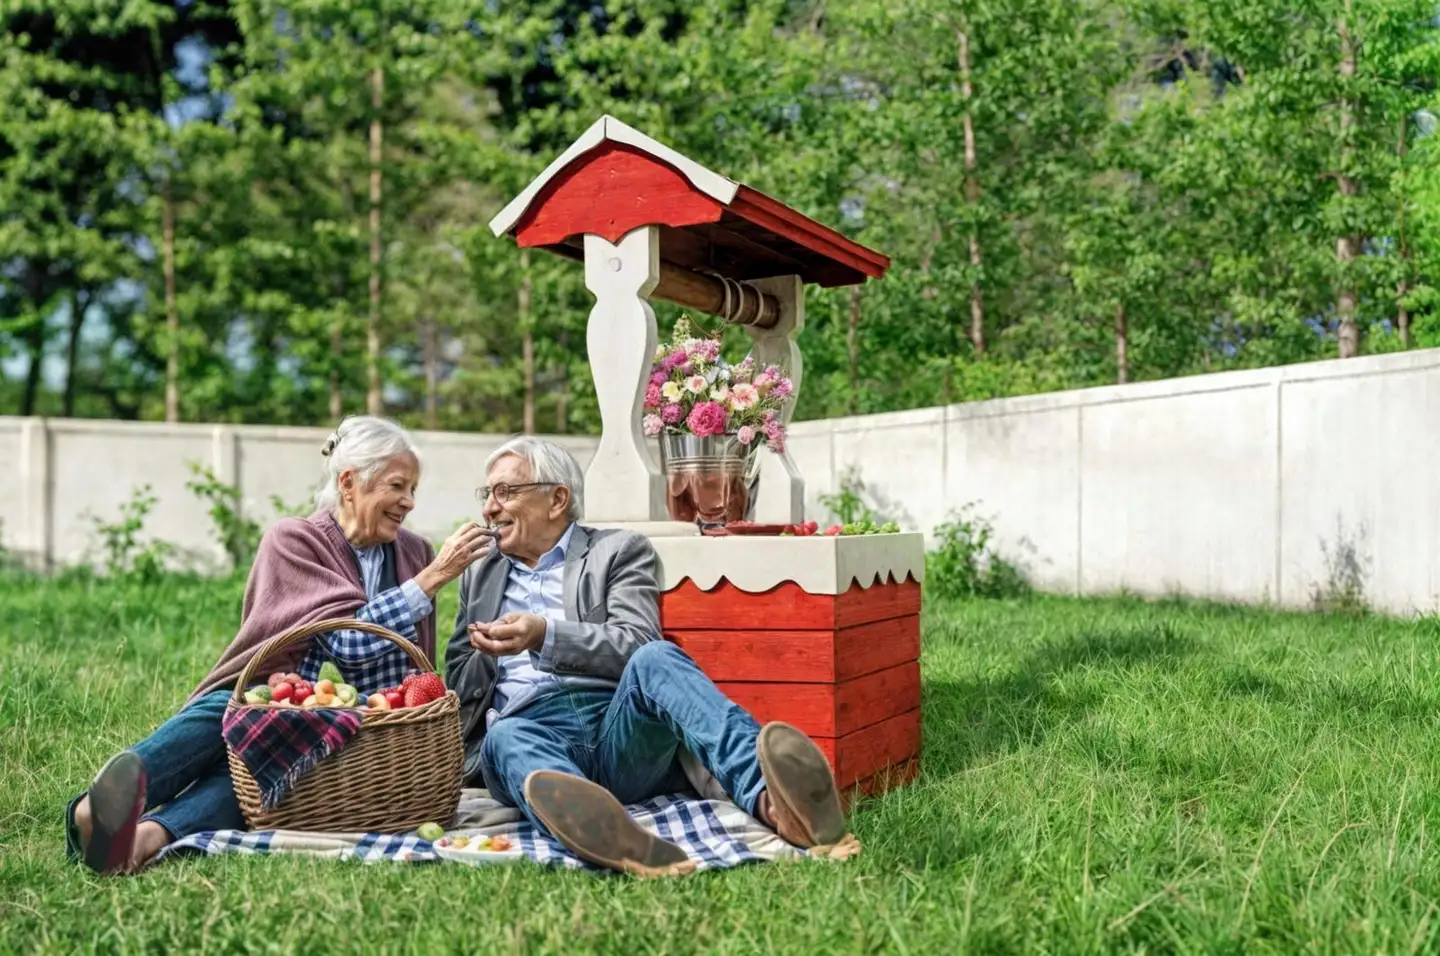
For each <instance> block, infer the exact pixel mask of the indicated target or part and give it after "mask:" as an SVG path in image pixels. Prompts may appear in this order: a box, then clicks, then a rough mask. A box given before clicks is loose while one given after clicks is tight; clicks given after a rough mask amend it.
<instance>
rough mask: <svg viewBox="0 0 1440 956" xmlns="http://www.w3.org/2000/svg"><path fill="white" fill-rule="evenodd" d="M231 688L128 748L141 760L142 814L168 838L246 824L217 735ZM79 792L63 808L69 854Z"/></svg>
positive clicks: (74, 844)
mask: <svg viewBox="0 0 1440 956" xmlns="http://www.w3.org/2000/svg"><path fill="white" fill-rule="evenodd" d="M230 693H231V692H230V691H228V690H217V691H212V692H211V693H209V694H206V695H205V696H204V697H200V698H197V699H196V700H195V701H194V702H192V703H190V704H188V705H187V706H185V707H184V708H182V709H181V710H180V712H179V713H177V714H176V715H175V716H173V717H171V718H170V719H169V720H167V721H165V723H163V724H161V725H160V726H159V727H158V728H157V729H156V730H155V732H154V733H152V734H151V735H150V736H149V737H146V738H145V739H144V740H142V741H140V742H139V743H138V744H136V745H135V746H134V747H132V748H131V749H132V750H134V751H135V753H137V754H139V755H140V762H141V763H143V764H144V765H145V778H146V788H145V809H146V810H147V811H150V812H147V813H146V814H145V815H144V816H143V817H141V819H142V820H154V821H155V822H156V823H158V824H160V825H161V826H163V827H164V828H165V829H166V830H168V831H169V832H170V837H171V839H173V840H179V839H181V838H183V837H187V836H190V835H191V834H193V833H202V832H204V831H206V830H243V829H244V828H245V818H244V817H243V816H242V815H241V814H240V804H239V803H237V802H236V800H235V789H234V786H233V785H232V784H231V782H230V765H229V763H228V762H227V761H226V757H225V739H224V737H222V736H221V735H220V728H221V724H222V723H223V721H224V718H225V705H226V704H227V703H228V702H229V700H230ZM80 796H84V794H81V795H80ZM80 796H77V797H75V798H74V799H73V800H71V801H70V806H69V807H68V808H67V809H66V811H65V823H66V832H65V842H66V850H67V852H68V853H69V854H70V855H71V856H72V857H73V856H78V854H79V852H80V841H79V834H78V832H77V831H76V828H75V822H74V821H75V805H76V804H77V803H79V802H80ZM156 807H159V809H158V810H156V809H155V808H156Z"/></svg>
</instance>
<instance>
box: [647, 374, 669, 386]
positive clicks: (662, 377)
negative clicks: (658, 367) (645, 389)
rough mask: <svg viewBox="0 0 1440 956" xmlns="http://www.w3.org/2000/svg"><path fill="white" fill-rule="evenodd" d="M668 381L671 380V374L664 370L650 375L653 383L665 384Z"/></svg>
mask: <svg viewBox="0 0 1440 956" xmlns="http://www.w3.org/2000/svg"><path fill="white" fill-rule="evenodd" d="M668 381H670V376H669V375H667V374H665V373H664V372H656V373H655V374H654V375H651V376H650V384H651V385H664V384H665V383H666V382H668Z"/></svg>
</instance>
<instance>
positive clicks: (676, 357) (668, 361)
mask: <svg viewBox="0 0 1440 956" xmlns="http://www.w3.org/2000/svg"><path fill="white" fill-rule="evenodd" d="M689 358H690V356H688V355H686V354H685V350H684V349H676V350H675V351H673V352H671V353H670V354H669V355H667V356H665V361H663V362H661V363H660V367H661V368H663V369H664V370H665V371H667V372H668V371H670V370H671V369H673V368H679V367H680V366H682V365H684V364H685V363H686V361H688V360H689Z"/></svg>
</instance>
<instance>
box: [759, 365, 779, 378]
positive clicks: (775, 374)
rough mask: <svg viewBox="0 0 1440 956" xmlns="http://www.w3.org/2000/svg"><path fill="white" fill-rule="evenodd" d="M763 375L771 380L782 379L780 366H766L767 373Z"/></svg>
mask: <svg viewBox="0 0 1440 956" xmlns="http://www.w3.org/2000/svg"><path fill="white" fill-rule="evenodd" d="M762 374H764V375H765V376H767V377H769V378H771V379H776V378H780V377H781V376H780V366H778V365H767V366H765V371H764V372H763V373H762Z"/></svg>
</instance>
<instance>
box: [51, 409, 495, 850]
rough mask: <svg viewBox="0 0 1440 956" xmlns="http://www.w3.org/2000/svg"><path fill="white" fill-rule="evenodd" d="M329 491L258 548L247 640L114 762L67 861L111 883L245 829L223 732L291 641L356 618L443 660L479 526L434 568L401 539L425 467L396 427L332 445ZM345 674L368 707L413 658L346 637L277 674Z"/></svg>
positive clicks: (370, 423) (293, 659)
mask: <svg viewBox="0 0 1440 956" xmlns="http://www.w3.org/2000/svg"><path fill="white" fill-rule="evenodd" d="M321 454H322V455H324V456H325V459H326V463H325V478H324V481H323V482H322V483H321V486H320V488H319V490H318V491H317V492H316V494H315V504H316V511H315V513H314V514H312V515H310V517H308V518H285V519H283V520H281V521H279V522H277V523H276V524H275V525H274V526H272V527H271V528H270V529H269V530H268V531H266V532H265V535H264V537H262V538H261V540H260V547H259V550H258V551H257V553H256V556H255V563H254V566H253V567H252V568H251V569H250V577H249V581H248V583H247V585H246V588H245V600H244V604H243V605H242V608H241V612H240V630H239V633H238V634H236V635H235V639H234V640H232V641H231V642H230V646H229V647H227V648H226V649H225V651H224V653H222V654H221V655H220V660H219V661H218V662H217V663H216V664H215V666H214V667H213V668H212V669H211V671H210V673H209V674H208V675H207V676H206V677H205V679H204V680H202V681H201V682H200V685H199V686H198V687H197V688H196V689H195V692H194V693H193V694H192V695H191V697H190V699H189V700H188V701H187V702H186V704H185V706H184V707H182V708H181V710H180V712H179V713H177V714H176V715H175V716H173V717H171V718H170V719H169V720H167V721H166V722H165V723H164V724H162V725H161V726H160V727H159V728H158V729H157V730H156V731H155V732H154V733H152V734H151V735H150V736H149V737H147V738H145V739H144V740H142V741H141V742H140V743H138V744H136V745H135V747H133V748H132V749H130V750H126V751H123V752H121V753H119V754H116V755H115V756H114V757H112V758H111V759H110V760H109V762H107V763H106V764H105V766H104V768H102V769H101V771H100V773H99V774H98V775H97V776H96V778H95V781H94V783H93V784H92V785H91V787H90V790H89V791H88V792H87V793H84V794H81V795H80V796H78V797H76V798H75V799H74V800H72V801H71V803H70V806H69V808H68V810H67V812H66V821H65V822H66V848H67V851H68V852H69V853H70V854H71V856H72V857H80V858H83V859H84V861H85V863H86V865H88V866H89V867H91V868H92V869H94V870H96V871H97V872H101V873H126V872H134V871H135V870H137V869H139V868H140V867H142V866H143V865H144V864H145V863H147V862H148V861H149V860H151V859H152V858H153V857H154V856H155V854H157V853H158V852H159V851H160V850H161V849H162V848H163V847H165V846H166V845H167V844H169V843H171V842H173V841H174V840H178V839H181V838H182V837H185V836H189V835H191V834H194V833H201V832H205V831H210V830H222V829H240V828H243V827H244V819H243V817H242V816H241V813H240V807H239V805H238V803H237V802H236V800H235V793H234V789H233V786H232V783H231V780H230V769H229V766H228V763H227V760H226V756H225V743H224V740H223V739H222V737H221V725H222V721H223V718H224V714H225V706H226V703H227V702H228V701H229V699H230V696H231V694H232V693H233V691H234V689H235V682H236V680H238V679H239V677H240V674H241V672H242V671H243V670H244V668H245V666H246V665H247V664H248V663H249V662H250V660H251V658H253V657H254V656H255V653H256V651H258V650H259V649H260V646H261V645H262V644H264V643H265V641H266V640H268V639H269V638H271V637H274V636H275V635H277V634H280V633H283V632H284V631H287V630H289V629H291V628H294V627H297V626H300V625H304V624H309V623H312V622H314V621H322V620H326V619H328V618H336V617H353V618H357V619H359V620H362V621H367V622H370V623H372V624H378V625H380V626H381V627H384V628H387V629H388V630H391V631H394V632H396V633H398V634H401V635H402V636H405V637H407V638H409V639H411V640H412V641H414V642H415V643H416V644H418V645H419V647H420V648H421V649H422V650H424V651H425V653H426V655H427V656H429V657H430V658H431V659H432V660H433V659H434V655H435V611H434V603H433V602H434V598H435V595H436V593H437V592H438V591H439V590H440V588H442V587H444V586H445V585H446V584H448V583H449V582H451V581H453V580H455V579H456V578H457V577H459V576H460V573H461V572H462V571H464V570H465V569H466V568H467V567H469V566H470V564H471V563H473V562H474V561H476V560H478V559H480V558H482V557H484V556H485V554H486V553H487V551H488V549H489V544H490V539H489V538H488V537H487V536H486V535H485V534H484V532H483V531H482V530H481V529H480V527H479V526H478V525H476V524H475V523H473V522H471V523H468V524H466V525H465V526H464V527H462V528H461V529H460V530H459V531H457V532H455V534H453V535H451V537H450V539H449V540H447V541H446V542H445V544H444V546H443V547H442V548H441V549H440V553H439V555H438V556H437V555H436V554H435V553H434V549H433V548H432V547H431V546H430V543H429V542H428V541H426V540H425V539H424V538H422V537H420V536H419V535H416V534H414V533H412V532H410V531H408V530H406V529H404V528H403V527H401V526H402V525H403V524H404V522H405V518H406V516H407V515H409V514H410V512H411V510H413V509H414V507H415V491H416V488H417V486H418V485H419V481H420V455H419V452H418V451H417V450H416V448H415V445H414V443H413V442H412V441H411V439H410V436H409V435H408V434H407V433H406V432H405V430H404V429H403V428H401V427H400V426H399V425H397V424H395V423H394V422H392V421H389V420H388V419H383V418H375V417H370V416H356V417H352V418H348V419H346V420H345V421H344V422H342V423H341V425H340V427H339V428H338V429H337V430H336V431H335V433H334V434H332V435H331V436H330V438H329V440H327V441H326V443H325V446H324V448H323V449H322V450H321ZM327 660H330V661H333V662H335V663H336V665H337V666H339V668H340V671H341V673H342V674H343V675H344V677H345V680H346V682H347V683H350V684H353V685H354V686H355V687H356V688H357V689H358V690H360V691H361V692H362V693H371V692H374V691H377V690H379V689H381V688H383V687H387V686H391V685H394V684H399V683H400V681H401V680H402V679H403V678H404V676H405V673H406V671H407V670H408V667H409V663H408V658H407V657H406V656H405V654H404V652H403V651H401V650H400V649H399V648H398V647H396V646H395V645H394V644H392V643H390V642H388V641H385V640H383V639H381V638H376V637H372V636H370V635H368V634H365V633H362V632H359V631H352V630H339V631H333V632H330V633H327V634H321V635H318V636H317V637H315V638H314V639H313V640H312V641H311V642H309V645H308V646H307V647H301V648H298V649H296V650H295V651H294V652H292V656H290V657H289V658H276V659H274V660H273V661H272V662H270V663H269V664H268V665H267V666H268V667H269V670H271V671H274V670H285V671H291V670H294V671H296V672H298V673H299V674H300V676H301V677H302V678H305V679H307V680H310V681H312V682H313V681H314V680H315V679H316V677H317V674H318V672H319V669H320V665H321V664H322V663H324V662H325V661H327Z"/></svg>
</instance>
